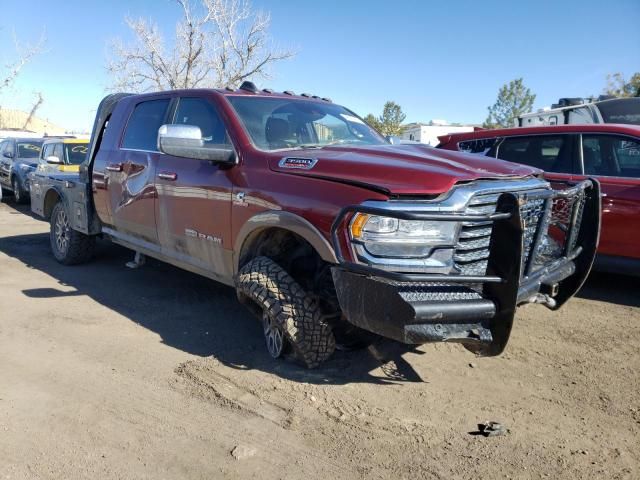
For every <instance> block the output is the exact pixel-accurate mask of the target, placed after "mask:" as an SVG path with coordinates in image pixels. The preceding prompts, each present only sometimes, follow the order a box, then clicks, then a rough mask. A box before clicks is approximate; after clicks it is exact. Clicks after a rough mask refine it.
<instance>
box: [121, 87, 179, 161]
mask: <svg viewBox="0 0 640 480" xmlns="http://www.w3.org/2000/svg"><path fill="white" fill-rule="evenodd" d="M168 106H169V100H168V99H162V100H149V101H148V102H142V103H139V104H138V105H136V107H135V109H134V110H133V113H132V114H131V117H130V118H129V122H128V123H127V129H126V130H125V132H124V138H123V139H122V148H130V149H133V150H147V151H150V152H156V151H157V150H158V145H157V144H158V129H159V128H160V127H161V126H162V124H163V123H164V119H165V114H166V112H167V107H168Z"/></svg>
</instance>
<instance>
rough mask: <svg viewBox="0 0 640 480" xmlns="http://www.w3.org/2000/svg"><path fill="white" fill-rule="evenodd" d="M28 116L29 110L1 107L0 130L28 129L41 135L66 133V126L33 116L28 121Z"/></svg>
mask: <svg viewBox="0 0 640 480" xmlns="http://www.w3.org/2000/svg"><path fill="white" fill-rule="evenodd" d="M28 118H29V114H28V113H27V112H23V111H21V110H10V109H5V108H2V109H0V130H7V131H11V130H13V131H16V130H27V131H30V132H34V133H36V134H37V136H39V137H41V136H43V135H63V134H64V133H66V129H65V128H63V127H61V126H59V125H54V124H53V123H51V122H49V121H48V120H44V119H42V118H39V117H33V118H32V119H31V120H30V121H29V122H28V123H27V120H28ZM6 136H9V135H6Z"/></svg>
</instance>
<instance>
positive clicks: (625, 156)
mask: <svg viewBox="0 0 640 480" xmlns="http://www.w3.org/2000/svg"><path fill="white" fill-rule="evenodd" d="M582 158H583V162H584V173H585V174H586V175H603V176H609V177H627V178H640V141H638V140H635V139H632V138H629V137H620V136H616V135H583V136H582Z"/></svg>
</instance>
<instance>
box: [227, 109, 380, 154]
mask: <svg viewBox="0 0 640 480" xmlns="http://www.w3.org/2000/svg"><path fill="white" fill-rule="evenodd" d="M226 98H227V99H228V100H229V102H230V103H231V105H232V106H233V108H234V110H235V111H236V113H237V114H238V117H239V118H240V121H241V122H242V124H243V125H244V127H245V129H246V130H247V132H248V133H249V136H250V137H251V140H252V141H253V143H254V145H255V146H256V147H258V148H260V149H263V150H278V149H286V148H318V147H324V146H329V145H339V144H345V145H346V144H350V145H383V144H387V142H386V141H385V139H384V138H383V137H381V136H380V134H378V133H377V132H376V131H375V130H373V129H372V128H371V127H369V126H368V125H367V124H366V123H365V122H364V121H363V120H362V119H361V118H360V117H358V116H356V115H355V114H354V113H352V112H351V111H349V110H347V109H346V108H344V107H341V106H339V105H335V104H332V103H322V102H316V101H311V100H300V99H288V98H264V97H262V98H261V97H248V96H227V97H226Z"/></svg>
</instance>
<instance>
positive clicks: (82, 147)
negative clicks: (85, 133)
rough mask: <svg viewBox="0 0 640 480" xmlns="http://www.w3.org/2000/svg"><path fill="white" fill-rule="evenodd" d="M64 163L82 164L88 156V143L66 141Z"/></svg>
mask: <svg viewBox="0 0 640 480" xmlns="http://www.w3.org/2000/svg"><path fill="white" fill-rule="evenodd" d="M63 150H64V163H65V164H67V165H80V164H81V163H82V162H84V159H85V158H86V156H87V150H88V144H86V143H65V144H64V146H63Z"/></svg>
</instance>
